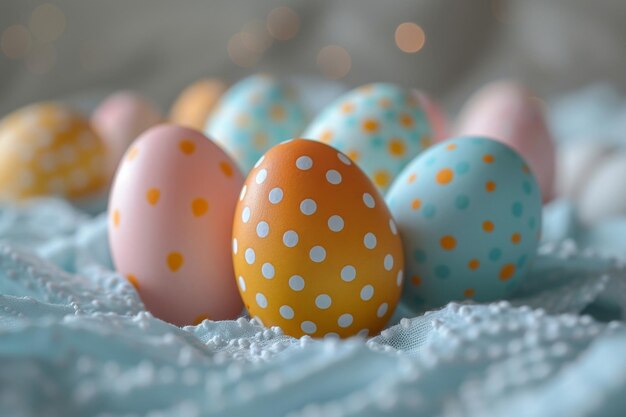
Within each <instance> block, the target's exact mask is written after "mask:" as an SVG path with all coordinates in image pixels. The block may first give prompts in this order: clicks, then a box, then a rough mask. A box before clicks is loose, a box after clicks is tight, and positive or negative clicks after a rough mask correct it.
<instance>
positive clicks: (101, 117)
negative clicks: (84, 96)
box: [91, 91, 163, 175]
mask: <svg viewBox="0 0 626 417" xmlns="http://www.w3.org/2000/svg"><path fill="white" fill-rule="evenodd" d="M162 121H163V116H162V115H161V112H160V111H159V109H158V108H157V107H156V106H155V105H154V104H153V103H152V102H150V101H149V100H148V99H146V98H145V97H143V96H141V95H140V94H138V93H135V92H133V91H119V92H117V93H114V94H112V95H110V96H109V97H107V98H106V99H104V100H103V101H102V103H100V105H99V106H98V107H97V108H96V109H95V110H94V112H93V114H92V115H91V123H92V125H93V127H94V129H95V130H96V131H97V132H98V133H99V134H100V136H101V137H102V140H104V142H105V144H106V147H107V152H108V169H109V172H110V174H111V175H113V173H115V169H116V168H117V164H118V163H119V161H120V160H121V159H122V156H123V155H124V152H126V149H127V148H128V146H129V145H130V144H131V143H132V142H133V141H134V140H135V139H137V136H139V135H140V134H141V133H142V132H144V131H145V130H147V129H149V128H150V127H152V126H154V125H156V124H158V123H161V122H162Z"/></svg>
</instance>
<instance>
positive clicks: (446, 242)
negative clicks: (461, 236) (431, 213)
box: [439, 235, 456, 250]
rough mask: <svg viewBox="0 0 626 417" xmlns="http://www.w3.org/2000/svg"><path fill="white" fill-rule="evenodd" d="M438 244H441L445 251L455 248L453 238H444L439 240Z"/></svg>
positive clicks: (448, 236)
mask: <svg viewBox="0 0 626 417" xmlns="http://www.w3.org/2000/svg"><path fill="white" fill-rule="evenodd" d="M439 243H440V244H441V247H442V248H443V249H445V250H453V249H454V248H456V239H455V238H454V236H450V235H447V236H444V237H442V238H441V240H440V241H439Z"/></svg>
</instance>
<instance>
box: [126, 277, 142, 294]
mask: <svg viewBox="0 0 626 417" xmlns="http://www.w3.org/2000/svg"><path fill="white" fill-rule="evenodd" d="M126 279H127V280H128V282H130V285H132V286H133V287H135V289H136V290H139V281H138V280H137V277H136V276H134V275H133V274H128V275H126Z"/></svg>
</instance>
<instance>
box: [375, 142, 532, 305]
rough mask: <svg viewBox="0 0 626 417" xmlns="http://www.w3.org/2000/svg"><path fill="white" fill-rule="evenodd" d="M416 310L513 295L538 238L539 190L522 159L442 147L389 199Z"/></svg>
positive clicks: (467, 145)
mask: <svg viewBox="0 0 626 417" xmlns="http://www.w3.org/2000/svg"><path fill="white" fill-rule="evenodd" d="M387 202H388V204H389V208H390V210H391V212H392V214H393V216H394V218H395V219H396V221H397V223H398V229H399V230H400V233H401V235H402V239H403V243H404V251H405V258H406V274H407V279H406V284H405V293H404V294H405V296H406V300H407V302H408V303H409V304H410V305H412V306H414V307H416V308H432V307H437V306H441V305H443V304H445V303H447V302H449V301H453V300H462V299H464V298H472V299H474V300H477V301H491V300H497V299H501V298H505V297H508V296H509V295H511V294H512V293H513V292H514V290H515V289H516V288H517V286H518V285H519V284H520V282H521V281H522V280H523V278H524V276H525V275H526V273H527V271H528V268H529V266H530V264H531V263H532V261H533V258H534V255H535V251H536V248H537V242H538V240H539V235H540V230H541V195H540V191H539V186H538V185H537V182H536V180H535V178H534V176H533V174H532V173H531V171H530V169H529V168H528V166H527V165H526V162H525V161H524V160H523V159H522V157H521V156H520V155H519V154H518V153H517V152H515V151H514V150H513V149H511V148H509V147H508V146H506V145H504V144H502V143H500V142H498V141H495V140H490V139H486V138H480V137H461V138H454V139H450V140H448V141H445V142H442V143H440V144H438V145H436V146H433V147H432V148H430V149H428V150H427V151H425V152H424V153H422V154H421V155H420V156H418V157H417V158H416V159H415V160H414V161H413V162H411V164H409V165H408V166H407V167H406V169H405V170H404V171H403V172H402V174H400V175H399V176H398V178H397V180H396V181H395V182H394V184H393V186H392V188H391V190H390V191H389V194H388V195H387Z"/></svg>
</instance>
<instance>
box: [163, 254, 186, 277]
mask: <svg viewBox="0 0 626 417" xmlns="http://www.w3.org/2000/svg"><path fill="white" fill-rule="evenodd" d="M184 262H185V258H183V255H181V254H180V253H179V252H172V253H170V254H169V255H167V266H168V267H169V269H170V271H172V272H176V271H178V270H179V269H180V268H181V267H182V266H183V263H184Z"/></svg>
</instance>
